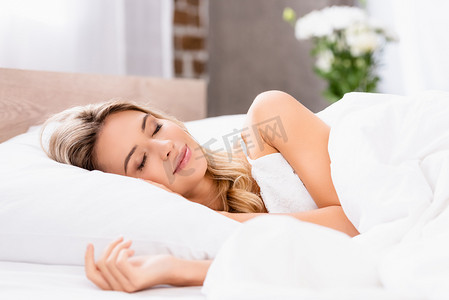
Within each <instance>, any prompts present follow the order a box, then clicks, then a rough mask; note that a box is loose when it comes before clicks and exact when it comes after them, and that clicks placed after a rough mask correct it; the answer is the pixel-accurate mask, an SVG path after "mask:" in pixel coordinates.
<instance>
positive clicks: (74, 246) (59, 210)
mask: <svg viewBox="0 0 449 300" xmlns="http://www.w3.org/2000/svg"><path fill="white" fill-rule="evenodd" d="M205 92H206V85H205V82H204V81H203V80H190V79H159V78H145V77H132V76H111V75H98V74H74V73H60V72H42V71H31V70H16V69H0V142H2V144H0V149H1V150H0V151H1V152H2V155H3V157H5V156H9V157H8V158H5V159H3V160H2V161H1V162H0V165H1V166H2V167H1V170H2V171H0V173H1V174H0V178H1V179H0V181H1V182H2V183H1V184H0V185H1V187H0V190H1V191H0V199H1V201H0V211H1V215H2V217H1V218H0V219H2V221H1V222H0V223H1V224H0V238H1V239H2V242H1V246H0V248H1V249H0V252H1V253H0V260H1V262H0V298H1V299H22V298H23V299H29V298H35V299H41V298H42V299H43V298H45V299H53V298H54V299H61V298H73V299H101V298H102V297H104V298H107V299H136V298H142V297H144V298H146V299H172V298H176V299H205V296H204V294H202V293H201V287H169V286H159V287H156V288H155V289H152V290H147V291H143V292H140V293H136V294H126V293H119V292H103V291H100V290H99V289H98V288H96V287H95V286H94V285H93V284H91V283H90V282H89V281H88V280H87V279H86V278H85V276H84V271H83V267H82V264H83V261H82V259H83V252H84V247H85V245H87V242H94V244H95V246H96V247H97V251H98V250H99V249H101V248H103V247H104V245H105V244H106V243H107V240H109V241H110V240H111V238H115V237H117V236H118V235H124V236H125V237H127V238H133V239H134V241H135V246H136V248H137V249H136V250H137V251H140V252H141V253H148V252H147V250H148V249H150V250H149V251H150V252H151V253H161V252H162V253H164V252H166V253H172V254H177V255H180V256H184V257H189V258H209V257H212V256H213V255H214V253H215V252H216V251H217V250H218V248H217V247H218V245H219V244H221V242H222V241H223V240H224V239H225V238H226V236H228V235H229V234H230V233H231V232H232V230H233V229H234V228H235V226H237V225H238V223H237V222H234V221H232V220H230V219H227V218H225V217H223V216H221V215H220V214H217V213H214V212H212V211H209V210H208V209H205V208H204V207H200V206H198V205H189V204H190V203H185V202H184V201H182V202H183V203H182V204H179V202H180V199H179V198H177V197H170V195H167V193H166V192H165V191H163V190H161V189H158V188H154V187H150V190H148V187H147V185H142V183H140V182H133V181H131V182H128V183H127V184H129V183H130V184H131V185H132V186H134V188H137V189H138V190H139V191H140V193H142V194H146V195H147V196H151V197H153V196H154V197H159V198H160V199H159V201H160V200H164V201H168V202H170V201H171V202H170V204H169V205H167V203H164V204H161V203H160V202H157V201H156V203H153V204H152V205H153V206H149V204H148V203H147V204H145V203H144V202H148V199H144V198H145V197H137V198H136V199H134V200H131V202H132V201H134V202H135V203H133V204H134V207H140V208H145V209H147V210H148V211H147V212H146V214H145V215H144V214H142V213H140V214H139V212H138V210H139V209H136V211H134V212H131V211H128V212H123V209H122V208H123V207H122V208H119V207H115V210H113V211H112V210H111V211H109V212H102V214H101V216H102V217H101V218H100V217H98V215H99V213H98V211H95V210H92V207H90V208H89V207H88V206H89V205H91V203H92V201H93V199H95V201H99V202H97V203H101V201H106V202H110V201H114V199H115V198H113V196H111V195H109V196H108V198H102V199H99V198H101V197H102V196H101V195H100V196H99V195H86V194H79V193H78V192H77V191H76V189H77V188H76V189H72V190H71V187H70V186H68V185H66V184H67V182H68V180H74V181H77V182H78V184H83V183H82V182H80V181H79V180H80V179H79V177H78V176H83V175H84V172H82V170H77V171H81V173H79V174H69V173H70V171H69V173H64V174H61V173H58V172H57V171H56V173H54V172H55V170H56V169H59V168H60V167H61V166H59V165H57V164H55V165H51V164H50V165H48V166H47V167H48V168H50V169H47V171H45V170H44V171H42V173H41V171H40V170H41V169H42V165H41V166H37V165H35V163H36V162H37V161H40V162H41V163H44V164H47V163H49V161H47V159H46V158H45V157H44V156H43V155H42V154H43V153H39V152H40V150H39V148H38V143H37V140H38V135H39V129H40V127H39V124H41V123H42V122H43V121H44V120H45V119H46V118H47V117H48V116H50V115H51V114H53V113H56V112H58V111H61V110H63V109H65V108H68V107H71V106H75V105H82V104H87V103H94V102H101V101H106V100H109V99H111V98H123V99H131V100H133V101H136V102H139V103H144V104H150V105H151V106H153V107H156V108H159V109H162V110H164V111H166V112H168V113H170V114H172V115H174V116H176V117H177V118H178V119H180V120H182V121H188V122H187V124H188V128H189V130H190V131H191V132H192V133H193V134H194V136H195V137H196V138H197V139H198V140H199V141H200V142H201V143H209V144H211V142H215V144H213V145H212V144H211V145H210V146H211V147H212V148H213V147H220V146H219V144H220V143H221V144H222V145H223V146H225V145H224V144H223V142H222V136H223V135H225V134H226V133H228V132H231V131H232V129H234V128H239V127H240V126H241V122H242V121H243V117H244V115H234V116H224V117H217V118H211V119H208V121H207V123H204V120H201V119H204V117H205V114H206V96H205ZM195 120H196V121H195ZM27 132H28V133H27ZM214 136H215V137H216V138H215V139H213V140H211V137H214ZM13 137H15V138H13ZM11 138H13V139H11ZM5 141H6V142H5ZM11 144H12V145H11ZM8 147H13V148H14V149H17V151H18V152H19V153H21V154H20V156H21V157H22V158H24V157H25V156H26V157H28V158H27V159H25V160H26V161H23V159H21V158H20V157H19V156H17V157H11V156H10V154H11V152H15V151H16V150H13V149H12V148H8ZM15 147H18V148H15ZM11 161H15V162H13V163H11V164H9V162H11ZM8 164H9V165H8ZM16 168H18V169H20V170H18V172H16V173H14V174H11V173H9V174H7V173H5V172H6V170H7V169H9V170H11V169H16ZM55 168H56V169H55ZM43 169H45V168H43ZM2 172H3V173H2ZM35 172H37V173H39V174H40V175H37V174H36V173H35ZM92 173H98V172H92ZM16 175H17V177H15V176H16ZM92 175H94V177H92V178H90V179H89V180H93V181H94V182H95V183H94V184H93V185H90V186H89V187H86V189H92V190H98V189H101V190H103V191H104V190H109V189H111V188H112V189H115V188H117V184H118V185H121V184H120V183H119V182H121V179H122V178H116V177H117V176H112V177H108V178H106V179H101V177H102V175H105V174H92ZM23 176H25V177H23ZM61 176H62V177H65V180H63V181H64V182H65V183H63V182H61V181H58V177H61ZM39 177H40V178H42V180H41V181H40V179H39ZM8 178H9V179H10V180H8ZM14 178H15V179H14ZM84 184H87V185H89V183H88V182H87V181H86V182H84ZM60 185H62V186H65V187H61V188H60V189H58V188H57V186H60ZM122 188H124V186H122ZM126 188H127V187H126ZM67 189H69V190H70V192H69V193H70V194H71V195H68V193H67V192H68V190H67ZM20 191H23V193H22V192H20ZM117 192H118V193H120V191H117ZM73 193H75V194H76V197H73ZM111 197H112V198H111ZM121 197H124V198H125V197H129V195H126V196H124V195H122V196H121ZM62 198H66V201H62V202H61V201H60V200H61V199H62ZM58 199H59V200H58ZM122 199H123V198H122ZM57 202H59V203H57ZM89 202H90V203H89ZM83 203H84V204H83ZM128 204H130V203H128ZM72 205H73V206H72ZM179 205H181V206H179ZM71 206H72V207H71ZM156 206H157V207H156ZM174 206H176V207H178V208H176V209H173V207H174ZM14 207H15V208H14ZM73 207H78V208H79V210H78V209H75V210H76V212H75V211H73V210H72V209H73ZM84 209H86V210H85V211H84V212H83V211H82V210H84ZM71 210H72V211H71ZM125 210H126V208H125ZM149 210H151V212H149ZM197 210H198V211H197ZM120 211H121V213H120V214H121V215H122V216H123V215H125V214H127V215H128V216H133V217H132V218H133V222H132V224H129V222H122V223H120V224H117V226H107V225H105V223H106V222H107V221H108V219H110V218H113V217H115V216H117V214H118V212H120ZM168 212H171V214H173V216H170V217H167V218H165V220H161V219H162V217H161V215H162V216H163V215H164V214H165V215H166V214H167V213H168ZM184 212H190V213H191V214H193V215H194V214H198V216H200V215H202V216H204V217H205V218H204V219H203V218H202V217H198V220H202V221H204V222H209V223H211V224H212V223H214V222H218V223H217V227H216V228H215V230H216V231H218V233H217V232H213V231H212V230H205V229H204V228H200V227H204V226H203V225H201V224H199V223H196V224H195V223H192V219H191V218H189V219H188V220H186V222H187V223H188V224H187V225H186V227H185V228H184V230H176V228H174V229H172V227H173V219H174V218H178V219H179V218H180V217H179V214H181V213H184ZM81 214H86V215H85V216H84V217H83V218H80V217H79V215H81ZM89 214H91V217H88V216H87V215H89ZM77 215H78V216H77ZM94 215H96V216H95V218H96V219H98V218H100V219H101V222H100V221H98V220H97V221H93V220H92V219H94V218H93V217H92V216H94ZM157 215H159V217H157ZM147 218H152V219H154V220H159V221H160V222H159V221H157V223H159V224H158V225H156V224H155V223H156V221H155V222H147ZM145 223H152V224H153V225H151V226H149V225H148V224H145ZM86 224H90V225H86ZM189 224H190V225H189ZM136 228H139V230H137V229H136ZM161 228H167V231H170V233H168V232H164V231H163V230H162V229H161ZM132 231H139V232H134V233H132ZM145 231H147V232H150V231H151V232H155V231H160V233H159V234H158V233H155V234H152V235H151V234H148V233H145ZM186 232H187V233H186ZM212 234H213V235H214V237H211V239H210V241H209V242H202V241H201V240H202V238H207V237H208V236H210V235H212ZM183 235H184V236H188V237H189V238H184V237H182V236H183ZM169 236H171V237H169ZM201 237H202V238H201ZM188 239H190V240H195V242H191V241H188ZM197 242H199V244H197ZM170 243H171V244H170ZM167 244H169V245H168V246H167ZM97 255H98V253H97Z"/></svg>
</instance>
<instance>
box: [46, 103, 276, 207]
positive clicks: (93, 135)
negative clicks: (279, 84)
mask: <svg viewBox="0 0 449 300" xmlns="http://www.w3.org/2000/svg"><path fill="white" fill-rule="evenodd" d="M127 110H135V111H140V112H144V113H148V114H151V115H153V116H154V117H156V118H158V119H165V120H169V121H172V122H174V123H175V124H177V125H178V126H180V127H181V128H182V129H183V130H184V131H185V132H186V133H188V134H190V133H189V132H188V131H187V128H186V127H185V125H184V124H183V123H182V122H181V121H179V120H178V119H176V118H175V117H173V116H170V115H167V114H165V113H164V112H162V111H159V110H156V109H153V108H151V109H150V108H146V107H143V106H139V105H137V104H136V103H134V102H131V101H124V100H112V101H109V102H104V103H98V104H89V105H86V106H78V107H74V108H70V109H67V110H65V111H63V112H61V113H58V114H56V115H54V116H53V117H51V118H50V119H48V120H47V121H46V122H45V124H44V126H43V128H42V131H41V146H42V148H43V149H44V151H45V152H46V153H47V155H48V156H49V157H50V158H51V159H53V160H55V161H57V162H60V163H65V164H69V165H74V166H77V167H80V168H84V169H87V170H97V169H99V168H98V165H97V162H96V161H95V153H94V148H95V143H96V140H97V136H98V133H99V132H100V130H101V128H102V125H103V123H104V120H105V119H106V117H107V116H109V115H110V114H112V113H116V112H121V111H127ZM54 122H58V123H59V124H58V125H57V127H56V129H55V130H54V131H53V133H52V134H51V136H50V138H49V140H48V146H47V147H45V146H44V144H46V143H44V142H43V137H44V132H45V129H46V128H47V127H48V125H49V124H50V123H54ZM200 148H201V149H202V151H203V153H204V154H205V157H206V160H207V171H206V176H210V178H212V179H213V181H214V183H215V186H216V191H217V195H216V197H217V198H218V199H219V201H220V202H221V203H222V204H223V207H224V210H225V211H228V212H244V213H250V212H267V210H266V208H265V205H264V203H263V201H262V199H261V197H260V189H259V186H258V185H257V183H256V181H255V180H254V178H253V177H252V176H251V165H250V164H249V163H248V162H247V161H246V160H245V159H244V158H242V157H240V156H238V155H235V154H236V153H237V151H239V150H240V151H241V149H238V148H237V149H234V150H233V152H232V153H228V152H213V151H212V150H210V149H207V148H205V147H203V146H201V145H200ZM230 158H232V159H230Z"/></svg>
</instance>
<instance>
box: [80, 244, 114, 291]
mask: <svg viewBox="0 0 449 300" xmlns="http://www.w3.org/2000/svg"><path fill="white" fill-rule="evenodd" d="M84 271H85V273H86V277H87V278H88V279H89V280H90V281H92V282H93V283H94V284H95V285H96V286H98V287H99V288H100V289H103V290H110V289H111V287H110V286H109V283H108V282H107V281H106V280H105V279H104V278H103V276H102V275H101V273H100V271H99V270H98V269H97V266H96V265H95V260H94V247H93V245H92V244H88V245H87V249H86V253H85V255H84Z"/></svg>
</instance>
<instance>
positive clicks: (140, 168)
mask: <svg viewBox="0 0 449 300" xmlns="http://www.w3.org/2000/svg"><path fill="white" fill-rule="evenodd" d="M146 161H147V154H146V153H145V154H144V155H143V158H142V162H141V163H140V165H139V166H138V167H137V170H138V171H142V170H143V167H145V163H146Z"/></svg>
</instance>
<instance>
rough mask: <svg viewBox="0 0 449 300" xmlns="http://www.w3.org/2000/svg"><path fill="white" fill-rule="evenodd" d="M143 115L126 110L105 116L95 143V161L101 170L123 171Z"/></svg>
mask: <svg viewBox="0 0 449 300" xmlns="http://www.w3.org/2000/svg"><path fill="white" fill-rule="evenodd" d="M145 115H146V113H144V112H140V111H135V110H127V111H122V112H116V113H112V114H111V115H109V116H107V117H106V119H105V120H104V123H103V126H102V128H101V130H100V132H99V133H98V137H97V141H96V144H95V153H96V155H95V156H96V161H97V162H98V165H99V168H100V169H101V170H103V171H105V172H111V173H118V174H121V173H123V162H124V160H125V158H126V156H127V154H128V153H129V151H131V149H132V148H133V147H134V146H135V143H136V139H137V138H138V135H139V133H140V132H141V130H142V121H143V118H144V116H145Z"/></svg>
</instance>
